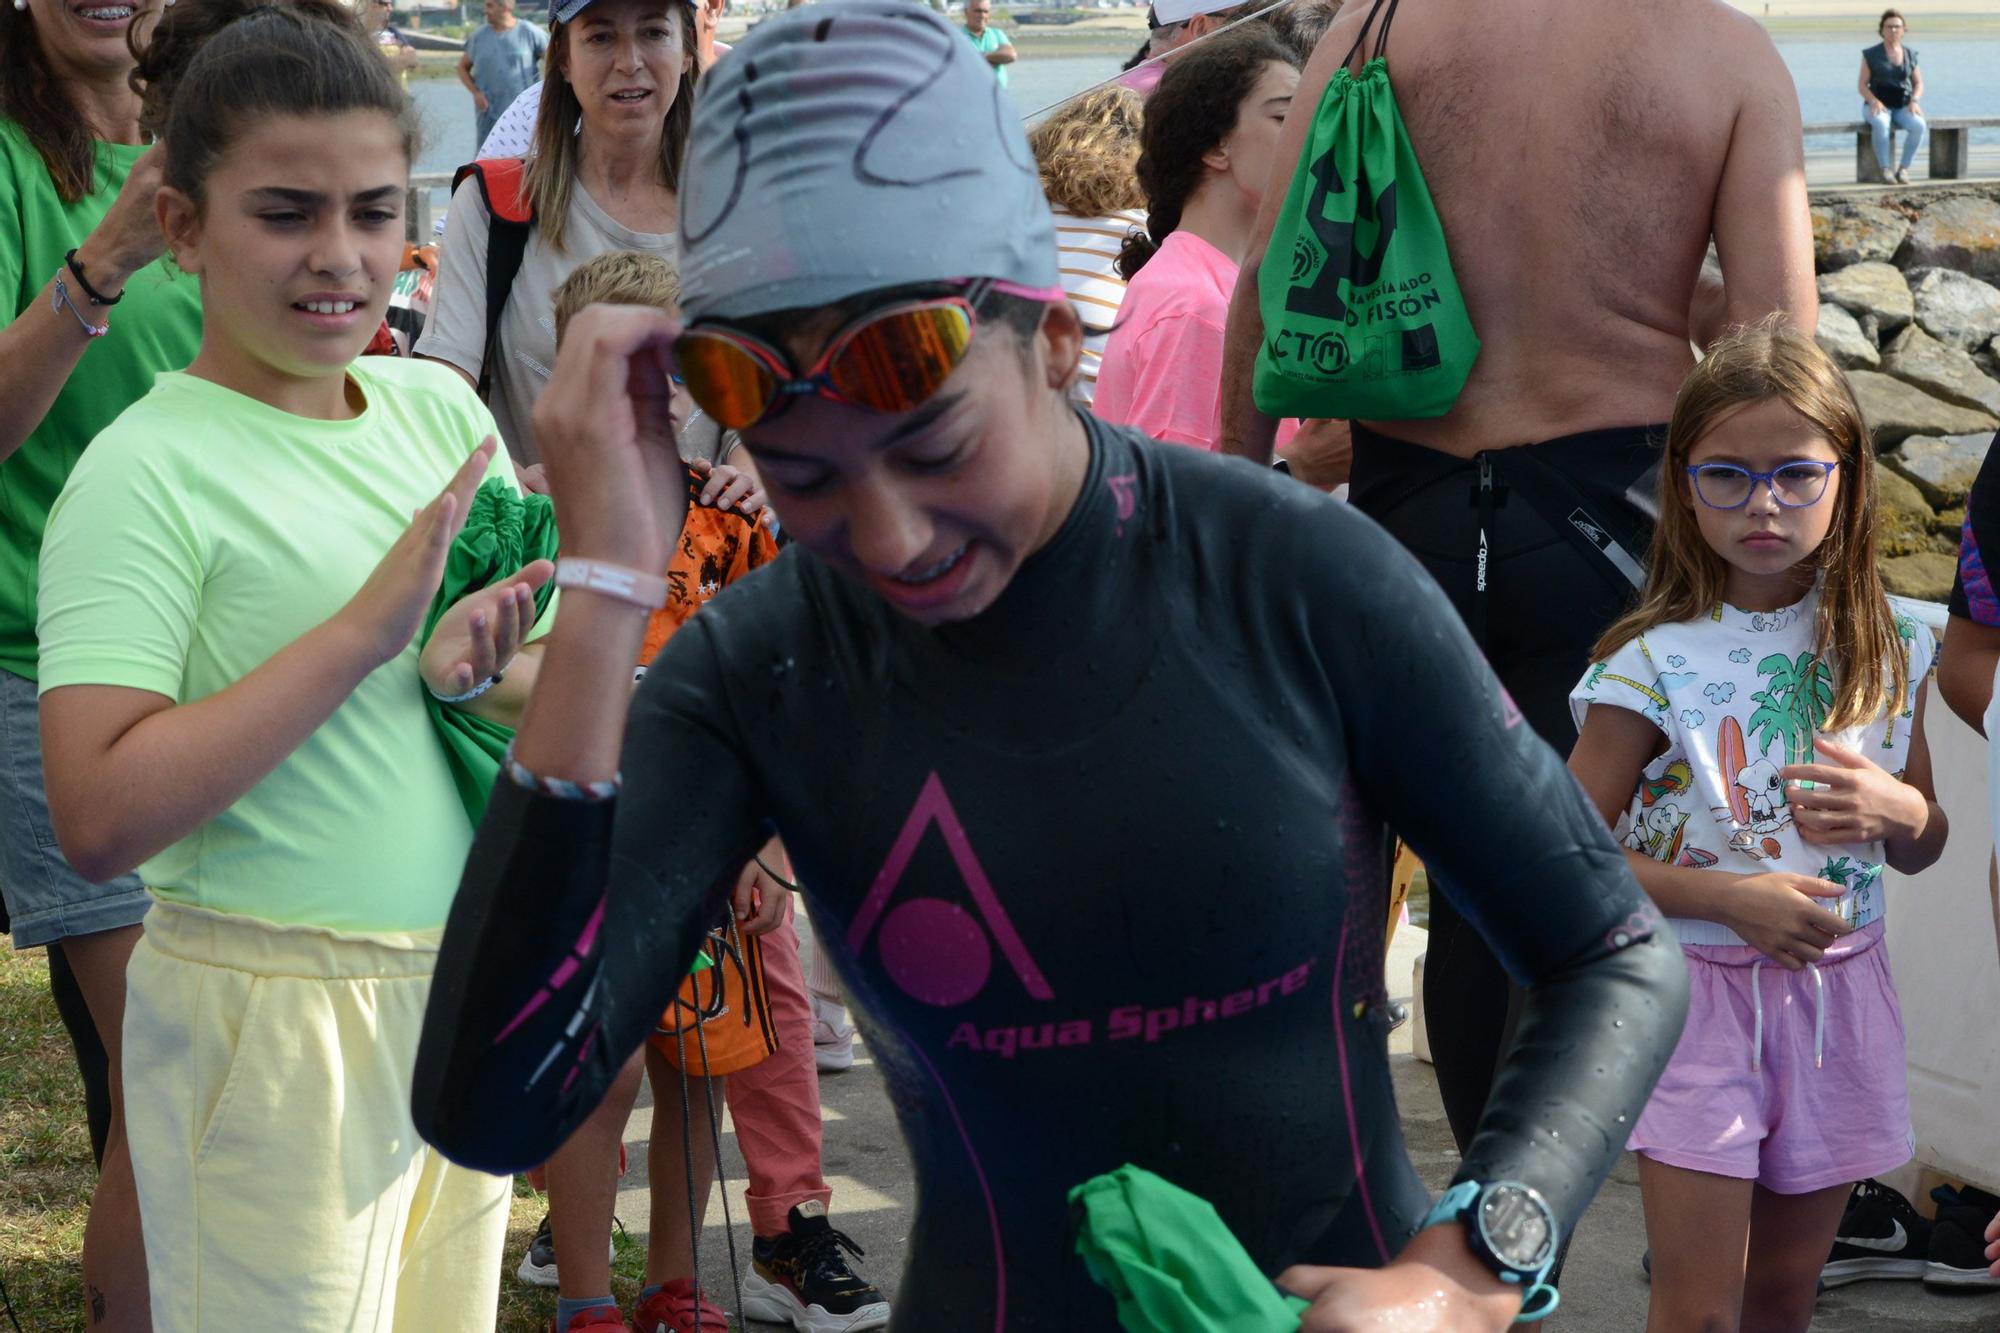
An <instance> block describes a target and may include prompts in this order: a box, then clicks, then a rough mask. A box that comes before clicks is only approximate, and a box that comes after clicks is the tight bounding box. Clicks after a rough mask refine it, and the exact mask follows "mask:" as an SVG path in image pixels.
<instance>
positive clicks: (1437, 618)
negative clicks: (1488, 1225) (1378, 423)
mask: <svg viewBox="0 0 2000 1333" xmlns="http://www.w3.org/2000/svg"><path fill="white" fill-rule="evenodd" d="M1293 540H1294V541H1295V543H1296V544H1297V545H1298V547H1299V548H1300V549H1299V550H1298V552H1297V554H1296V555H1295V556H1293V557H1291V558H1290V559H1288V560H1287V561H1286V562H1285V563H1287V564H1290V565H1291V566H1292V567H1294V568H1296V569H1298V570H1299V571H1300V573H1301V575H1302V576H1303V577H1305V578H1309V579H1311V580H1312V581H1313V583H1314V584H1315V586H1317V587H1319V588H1321V589H1323V590H1324V594H1325V595H1324V596H1321V597H1318V598H1315V599H1314V602H1313V605H1314V612H1313V621H1312V624H1311V625H1310V627H1309V629H1308V631H1307V632H1308V633H1309V634H1310V635H1311V638H1312V641H1313V644H1314V646H1315V648H1316V651H1317V653H1318V656H1319V661H1320V664H1321V667H1322V669H1323V670H1324V671H1325V672H1326V674H1327V678H1328V680H1329V681H1330V682H1331V683H1332V685H1333V688H1334V693H1335V695H1336V696H1337V697H1338V698H1340V699H1341V700H1342V701H1343V704H1344V706H1343V708H1342V710H1341V715H1342V718H1343V720H1344V726H1345V729H1346V742H1347V748H1348V752H1349V755H1350V760H1351V765H1352V781H1353V783H1354V786H1355V788H1356V795H1357V797H1358V799H1359V800H1360V801H1361V802H1363V803H1364V804H1365V805H1366V806H1367V807H1368V809H1369V811H1370V812H1371V814H1373V815H1374V816H1376V817H1378V818H1380V819H1382V820H1384V821H1385V822H1386V823H1387V824H1388V826H1389V827H1390V828H1392V829H1394V830H1395V831H1396V832H1397V833H1398V834H1400V835H1401V836H1402V837H1403V838H1404V839H1405V840H1406V841H1408V842H1409V843H1410V844H1411V846H1412V847H1413V848H1415V849H1416V851H1417V853H1418V854H1419V855H1420V856H1421V857H1422V858H1423V860H1424V864H1425V866H1426V868H1427V871H1428V873H1429V877H1430V880H1431V883H1432V884H1433V885H1435V886H1437V887H1438V888H1439V889H1441V890H1442V891H1443V892H1444V893H1445V894H1446V895H1447V896H1448V897H1449V898H1450V899H1451V900H1452V902H1453V903H1454V904H1455V905H1456V906H1457V907H1458V908H1459V909H1460V911H1462V912H1463V913H1464V914H1465V916H1466V917H1467V918H1468V919H1469V920H1471V921H1472V923H1473V924H1474V925H1475V926H1476V928H1477V929H1478V930H1479V932H1480V934H1481V935H1482V936H1484V937H1485V938H1486V939H1487V941H1488V942H1489V943H1490V944H1491V945H1492V947H1493V949H1494V951H1495V952H1496V954H1497V955H1498V956H1499V958H1500V960H1501V962H1502V963H1503V964H1504V965H1505V966H1506V968H1507V970H1508V971H1509V973H1510V974H1511V975H1512V976H1513V977H1514V978H1515V979H1516V980H1517V981H1519V982H1521V983H1522V984H1524V985H1525V986H1527V987H1528V997H1527V1001H1526V1006H1525V1009H1524V1012H1523V1016H1522V1022H1521V1027H1520V1039H1519V1042H1518V1043H1517V1045H1516V1046H1515V1047H1514V1049H1513V1050H1512V1051H1511V1052H1510V1053H1509V1055H1508V1056H1507V1058H1506V1060H1505V1062H1504V1063H1503V1065H1502V1067H1501V1071H1500V1074H1499V1077H1498V1078H1497V1080H1496V1082H1495V1084H1494V1088H1493V1092H1492V1095H1491V1097H1490V1098H1489V1100H1488V1102H1487V1108H1486V1112H1485V1115H1484V1117H1483V1118H1482V1120H1481V1122H1480V1128H1479V1132H1478V1134H1477V1136H1476V1137H1475V1139H1474V1141H1473V1143H1472V1145H1471V1147H1470V1149H1469V1151H1468V1153H1467V1155H1466V1159H1465V1162H1464V1165H1463V1167H1462V1169H1461V1171H1460V1174H1459V1178H1460V1179H1469V1180H1480V1181H1488V1182H1490V1181H1495V1180H1518V1181H1522V1182H1524V1183H1526V1184H1529V1185H1532V1186H1534V1187H1535V1188H1537V1189H1539V1190H1540V1191H1541V1192H1542V1194H1543V1195H1544V1197H1546V1198H1547V1199H1548V1201H1549V1203H1550V1206H1551V1207H1552V1208H1553V1209H1554V1211H1555V1213H1556V1216H1557V1218H1558V1219H1559V1221H1560V1222H1561V1223H1562V1225H1563V1226H1564V1228H1565V1229H1566V1230H1567V1229H1568V1228H1571V1227H1573V1226H1574V1225H1575V1223H1576V1220H1577V1218H1578V1217H1579V1216H1580V1215H1581V1213H1582V1211H1583V1209H1584V1207H1585V1206H1586V1205H1587V1204H1588V1203H1589V1201H1590V1198H1591V1196H1592V1195H1593V1194H1594V1193H1595V1192H1596V1190H1597V1187H1598V1185H1599V1184H1601V1183H1602V1181H1603V1178H1604V1176H1605V1175H1606V1173H1608V1172H1609V1170H1610V1169H1611V1166H1612V1165H1613V1163H1614V1162H1615V1161H1616V1160H1617V1157H1618V1153H1619V1152H1620V1150H1621V1149H1622V1148H1623V1146H1624V1142H1625V1138H1626V1131H1627V1128H1628V1127H1629V1124H1630V1121H1631V1120H1632V1118H1633V1117H1635V1116H1636V1115H1637V1114H1638V1112H1639V1110H1640V1108H1641V1107H1642V1106H1643V1105H1644V1103H1645V1100H1646V1098H1647V1096H1648V1094H1649V1093H1650V1092H1651V1090H1652V1086H1653V1083H1654V1081H1655V1080H1656V1079H1657V1078H1658V1077H1659V1074H1660V1071H1661V1069H1663V1068H1664V1067H1665V1065H1666V1061H1667V1058H1668V1056H1669V1055H1671V1054H1672V1051H1673V1047H1674V1044H1675V1042H1676V1041H1677V1040H1678V1038H1679V1035H1680V1029H1681V1022H1682V1020H1683V1018H1684V1016H1685V1009H1686V993H1687V970H1686V966H1685V964H1684V963H1683V961H1682V958H1681V954H1680V950H1679V949H1678V947H1676V945H1675V942H1674V939H1673V935H1672V932H1671V930H1670V929H1669V928H1668V927H1667V926H1666V925H1665V924H1664V922H1662V921H1661V919H1660V918H1659V916H1658V914H1657V913H1656V912H1655V911H1654V910H1653V908H1652V905H1651V902H1650V900H1649V899H1648V898H1647V897H1646V895H1645V893H1644V891H1643V890H1642V889H1640V887H1639V885H1638V883H1637V881H1636V880H1635V879H1634V878H1633V876H1632V874H1631V871H1630V870H1629V869H1628V868H1627V866H1626V863H1625V859H1624V857H1623V855H1622V854H1621V853H1620V852H1619V850H1618V848H1617V847H1616V845H1615V844H1614V843H1613V842H1612V840H1611V838H1610V836H1609V833H1608V831H1607V830H1606V828H1605V825H1604V821H1603V820H1602V818H1601V817H1600V816H1599V815H1598V814H1597V812H1596V811H1595V810H1594V809H1593V808H1592V807H1591V806H1590V804H1589V803H1588V801H1587V800H1586V799H1585V797H1584V795H1583V793H1582V791H1581V789H1580V788H1579V787H1578V786H1577V785H1576V783H1575V781H1574V780H1573V779H1572V778H1571V776H1570V774H1569V772H1568V770H1567V768H1565V766H1564V764H1563V761H1562V759H1561V758H1560V757H1559V756H1558V755H1557V754H1556V752H1555V751H1554V750H1553V749H1551V748H1550V747H1549V746H1548V745H1547V744H1546V743H1544V742H1543V741H1542V740H1540V739H1539V738H1538V737H1537V736H1536V735H1535V734H1534V730H1533V728H1531V727H1529V726H1527V725H1526V724H1525V722H1524V719H1523V718H1522V715H1521V712H1520V710H1519V709H1518V708H1517V707H1515V705H1514V702H1513V700H1512V699H1510V698H1509V697H1508V696H1507V694H1506V692H1505V691H1504V690H1503V689H1502V688H1501V687H1500V684H1499V682H1498V681H1497V680H1496V679H1495V678H1494V675H1493V673H1492V671H1491V670H1490V669H1489V668H1488V666H1487V665H1486V662H1485V660H1484V659H1483V658H1482V657H1481V656H1480V654H1479V652H1478V650H1477V648H1475V647H1474V645H1473V643H1472V640H1471V637H1470V635H1469V634H1468V633H1467V632H1466V630H1465V628H1464V626H1463V623H1462V622H1461V621H1460V619H1459V618H1458V616H1457V615H1456V614H1454V612H1453V611H1452V609H1451V607H1450V605H1449V604H1448V603H1447V602H1446V600H1445V598H1444V596H1443V594H1442V593H1441V592H1440V591H1439V589H1438V587H1437V585H1436V584H1435V583H1434V582H1432V580H1431V579H1430V578H1429V577H1428V576H1427V575H1425V574H1424V573H1423V571H1422V569H1421V568H1420V567H1419V566H1418V565H1417V563H1416V562H1415V560H1414V559H1412V558H1411V557H1410V556H1409V555H1408V554H1406V553H1405V552H1404V551H1403V550H1402V548H1401V547H1400V546H1399V545H1397V544H1396V543H1395V542H1394V540H1393V539H1391V538H1390V537H1388V536H1387V534H1385V533H1383V532H1382V531H1381V530H1380V529H1378V528H1376V527H1375V525H1374V524H1373V523H1372V522H1370V521H1369V520H1367V519H1365V518H1363V517H1362V516H1360V515H1359V514H1355V513H1352V512H1343V513H1340V514H1337V515H1330V516H1328V517H1327V519H1326V520H1325V521H1322V522H1318V523H1311V524H1303V525H1294V526H1293ZM1432 1021H1433V1022H1436V1023H1445V1022H1449V1021H1450V1018H1449V1015H1433V1016H1432Z"/></svg>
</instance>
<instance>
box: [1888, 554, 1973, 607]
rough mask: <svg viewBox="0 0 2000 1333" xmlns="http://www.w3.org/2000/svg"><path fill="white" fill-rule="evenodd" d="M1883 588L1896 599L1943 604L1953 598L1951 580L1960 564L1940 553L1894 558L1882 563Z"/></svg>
mask: <svg viewBox="0 0 2000 1333" xmlns="http://www.w3.org/2000/svg"><path fill="white" fill-rule="evenodd" d="M1881 570H1882V586H1883V587H1884V588H1886V589H1887V590H1888V591H1889V593H1890V594H1891V595H1892V596H1896V597H1914V598H1916V599H1917V600H1918V601H1923V602H1942V601H1945V600H1947V599H1949V598H1950V596H1951V581H1952V579H1953V578H1954V577H1956V576H1957V574H1958V561H1957V560H1956V559H1954V558H1953V557H1951V556H1949V555H1945V554H1943V553H1942V552H1938V551H1919V552H1917V553H1916V554H1914V555H1896V556H1890V557H1889V558H1888V559H1887V560H1884V561H1883V562H1882V564H1881Z"/></svg>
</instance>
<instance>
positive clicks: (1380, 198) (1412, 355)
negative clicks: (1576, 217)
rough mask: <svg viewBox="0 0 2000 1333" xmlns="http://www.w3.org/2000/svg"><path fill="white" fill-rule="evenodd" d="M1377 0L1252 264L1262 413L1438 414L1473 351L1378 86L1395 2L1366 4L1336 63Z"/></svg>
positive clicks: (1425, 203) (1416, 175) (1426, 204)
mask: <svg viewBox="0 0 2000 1333" xmlns="http://www.w3.org/2000/svg"><path fill="white" fill-rule="evenodd" d="M1385 3H1386V5H1387V10H1388V12H1387V13H1386V14H1385V15H1383V18H1382V28H1381V31H1380V33H1379V35H1378V36H1377V38H1376V42H1375V54H1374V56H1373V58H1372V59H1370V60H1369V61H1368V63H1367V64H1366V65H1365V66H1364V67H1363V68H1362V71H1361V73H1360V74H1359V75H1353V74H1350V73H1349V72H1348V69H1347V63H1345V62H1344V63H1343V64H1342V65H1341V67H1340V68H1339V69H1338V70H1336V71H1335V72H1334V75H1333V78H1332V79H1331V80H1329V81H1328V83H1327V86H1326V93H1325V95H1324V96H1323V97H1321V99H1320V104H1319V109H1318V110H1317V111H1316V112H1315V113H1314V116H1313V126H1312V132H1311V133H1310V134H1309V135H1308V136H1307V137H1306V143H1305V148H1304V150H1303V152H1302V153H1301V154H1300V156H1299V166H1298V170H1297V171H1295V172H1294V173H1293V174H1292V183H1291V187H1290V189H1288V190H1287V191H1286V193H1285V203H1284V207H1283V208H1282V209H1281V210H1280V211H1279V213H1278V220H1277V224H1276V225H1275V226H1274V227H1273V229H1272V232H1271V243H1270V245H1269V247H1268V249H1267V251H1266V254H1267V259H1266V261H1265V263H1264V265H1263V267H1262V269H1261V270H1260V271H1259V273H1258V278H1257V290H1258V296H1259V304H1260V305H1261V307H1262V311H1263V317H1264V343H1263V346H1262V347H1260V348H1259V349H1258V353H1257V368H1256V373H1255V377H1254V379H1253V381H1252V389H1253V391H1254V393H1255V395H1256V399H1257V406H1258V408H1259V409H1260V410H1262V411H1264V412H1267V413H1269V414H1271V415H1272V416H1296V417H1332V418H1353V417H1363V418H1367V419H1370V420H1395V419H1398V418H1407V417H1436V416H1443V415H1444V414H1445V413H1446V412H1448V411H1450V410H1451V405H1452V404H1453V403H1454V402H1456V401H1457V400H1458V392H1459V390H1460V389H1462V388H1463V387H1464V386H1465V379H1466V376H1467V375H1469V374H1470V373H1471V372H1472V363H1473V361H1474V359H1476V358H1477V357H1478V355H1479V336H1478V335H1477V334H1476V333H1474V332H1473V329H1472V318H1471V316H1470V315H1469V314H1467V313H1466V309H1465V299H1464V298H1463V297H1462V296H1461V295H1460V294H1459V290H1458V279H1457V278H1456V277H1455V276H1454V275H1453V273H1452V268H1451V255H1450V253H1449V251H1448V250H1447V248H1446V246H1445V238H1444V228H1443V225H1442V224H1441V223H1440V222H1439V221H1438V215H1437V208H1436V206H1435V205H1434V204H1433V203H1432V202H1431V195H1430V190H1429V188H1428V187H1426V186H1425V184H1424V175H1423V170H1422V169H1421V168H1420V167H1419V166H1418V165H1417V157H1416V153H1415V152H1414V151H1413V150H1412V149H1411V147H1410V137H1409V135H1408V133H1406V132H1405V130H1404V128H1403V118H1402V115H1401V113H1400V112H1399V111H1398V110H1397V108H1396V96H1395V92H1394V91H1393V90H1392V89H1391V88H1390V86H1389V69H1388V63H1387V60H1386V58H1385V55H1384V52H1385V51H1386V49H1387V47H1388V41H1389V25H1390V23H1391V21H1393V20H1394V18H1395V12H1396V3H1397V0H1376V4H1375V7H1374V9H1372V10H1370V11H1369V14H1368V18H1367V20H1366V22H1364V23H1363V24H1362V25H1361V35H1360V36H1359V37H1358V38H1357V39H1356V40H1355V43H1354V46H1353V48H1352V49H1351V50H1350V51H1349V52H1348V53H1347V60H1348V62H1351V61H1352V60H1353V59H1354V57H1355V55H1356V54H1358V53H1359V52H1360V50H1361V48H1362V46H1363V45H1364V44H1365V43H1366V42H1367V40H1368V29H1369V28H1370V26H1372V25H1373V24H1374V22H1375V18H1376V15H1377V14H1378V13H1380V12H1381V11H1382V10H1383V7H1384V5H1385ZM1286 255H1289V256H1290V261H1291V262H1290V264H1289V265H1286V264H1285V263H1284V262H1283V261H1282V259H1279V260H1278V261H1277V262H1273V259H1272V257H1279V256H1286Z"/></svg>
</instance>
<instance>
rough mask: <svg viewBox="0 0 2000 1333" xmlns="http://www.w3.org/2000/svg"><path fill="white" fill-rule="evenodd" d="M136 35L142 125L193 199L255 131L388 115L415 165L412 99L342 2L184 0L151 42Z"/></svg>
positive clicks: (134, 78)
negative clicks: (283, 120) (299, 120)
mask: <svg viewBox="0 0 2000 1333" xmlns="http://www.w3.org/2000/svg"><path fill="white" fill-rule="evenodd" d="M137 31H138V30H137V28H136V27H134V28H133V29H131V30H130V31H129V32H128V36H127V40H128V41H130V42H131V43H132V48H133V52H132V53H133V56H134V58H135V59H136V60H137V61H138V64H137V65H136V66H135V67H134V68H133V70H132V74H131V84H132V89H133V91H134V92H136V93H138V94H139V101H140V109H139V124H140V127H141V128H142V129H144V130H145V131H146V132H147V133H148V134H149V135H151V136H152V137H153V138H155V139H156V140H159V141H160V142H162V143H164V144H165V145H166V164H165V178H166V183H167V184H168V185H171V186H173V187H174V188H175V189H177V190H180V191H181V192H182V193H184V194H186V195H188V196H189V197H190V198H193V199H196V200H199V199H200V198H201V197H202V184H203V182H204V181H205V180H206V179H207V178H208V173H209V172H210V170H212V169H213V168H214V166H215V163H216V162H217V161H218V160H219V159H220V158H221V157H222V155H223V154H224V153H226V152H227V151H228V150H229V146H230V144H231V143H232V142H233V141H234V139H235V136H236V135H237V134H238V133H240V132H241V131H242V129H243V128H244V127H245V126H246V125H252V124H256V123H258V122H260V121H263V120H267V119H269V118H271V117H274V116H336V115H343V114H345V113H347V112H351V111H380V112H382V113H383V114H385V115H388V116H390V117H391V118H393V119H394V120H395V121H396V123H397V125H398V127H399V128H400V129H401V131H402V137H403V148H404V152H405V154H406V155H407V156H408V157H409V158H410V160H412V161H414V160H415V157H416V150H417V137H418V134H417V121H416V116H415V113H414V112H413V111H412V109H411V107H410V100H409V97H408V96H407V95H406V94H405V93H404V92H403V89H402V85H401V84H400V83H399V82H398V81H397V79H396V76H395V75H394V74H393V73H392V72H391V71H390V69H389V65H388V62H386V61H385V60H383V59H382V57H381V55H380V54H379V53H378V52H377V51H376V50H375V47H374V43H373V42H371V41H370V40H369V38H368V35H367V33H366V32H365V31H364V30H363V29H362V26H361V20H360V19H359V18H358V17H357V16H356V15H355V13H354V11H352V10H351V9H349V8H348V7H347V6H346V5H344V4H341V3H340V2H339V0H285V3H283V4H273V3H271V2H270V0H180V3H178V4H175V5H172V6H171V7H169V8H168V9H167V10H166V12H165V14H164V15H163V16H162V17H161V19H160V21H159V22H158V23H157V24H155V25H154V27H153V30H152V33H151V34H150V36H149V37H148V38H147V40H146V41H145V43H144V45H143V46H141V45H140V44H139V42H138V40H137Z"/></svg>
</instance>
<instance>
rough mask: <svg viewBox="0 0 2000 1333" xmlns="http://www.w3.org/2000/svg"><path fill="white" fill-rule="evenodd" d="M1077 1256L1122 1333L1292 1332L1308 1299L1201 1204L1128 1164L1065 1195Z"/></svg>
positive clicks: (1207, 1207)
mask: <svg viewBox="0 0 2000 1333" xmlns="http://www.w3.org/2000/svg"><path fill="white" fill-rule="evenodd" d="M1069 1203H1070V1212H1071V1216H1072V1218H1073V1220H1074V1223H1075V1226H1076V1252H1077V1253H1078V1254H1080V1255H1082V1256H1083V1262H1084V1266H1085V1267H1086V1268H1088V1269H1089V1270H1090V1276H1091V1277H1092V1278H1094V1279H1096V1281H1097V1284H1098V1285H1099V1286H1101V1287H1103V1288H1104V1289H1105V1290H1106V1291H1108V1292H1110V1293H1111V1296H1112V1299H1114V1300H1115V1301H1116V1302H1117V1303H1118V1322H1119V1323H1120V1324H1121V1325H1122V1326H1123V1327H1124V1328H1125V1330H1126V1333H1292V1330H1295V1329H1297V1328H1298V1326H1299V1313H1300V1312H1301V1311H1303V1310H1304V1309H1305V1308H1306V1302H1305V1301H1303V1300H1301V1299H1299V1298H1298V1297H1296V1296H1287V1295H1285V1294H1283V1293H1282V1292H1280V1291H1279V1290H1278V1288H1277V1287H1276V1286H1274V1285H1273V1284H1272V1282H1271V1280H1270V1279H1269V1278H1267V1277H1265V1276H1264V1275H1263V1273H1261V1272H1259V1271H1258V1269H1257V1265H1256V1263H1255V1262H1253V1261H1252V1260H1251V1258H1250V1256H1249V1254H1248V1253H1246V1252H1245V1251H1244V1249H1243V1246H1242V1243H1241V1242H1239V1241H1238V1240H1237V1239H1236V1237H1235V1236H1234V1235H1232V1234H1231V1233H1230V1230H1229V1228H1228V1227H1226V1226H1224V1225H1223V1222H1222V1219H1221V1218H1220V1217H1218V1216H1216V1213H1215V1208H1214V1206H1213V1205H1211V1204H1210V1203H1209V1202H1208V1201H1207V1200H1206V1199H1202V1198H1198V1197H1196V1196H1195V1195H1193V1194H1190V1193H1188V1192H1187V1191H1186V1190H1184V1189H1182V1188H1180V1187H1179V1186H1178V1185H1172V1184H1169V1183H1168V1182H1166V1181H1164V1180H1162V1179H1160V1177H1158V1176H1156V1175H1154V1174H1153V1173H1152V1172H1150V1171H1146V1170H1142V1169H1141V1168H1139V1167H1136V1166H1131V1165H1126V1166H1121V1167H1119V1168H1118V1169H1117V1170H1116V1171H1113V1172H1111V1173H1110V1174H1108V1175H1102V1176H1096V1177H1093V1178H1092V1179H1090V1180H1086V1181H1085V1182H1083V1184H1081V1185H1078V1186H1077V1187H1076V1188H1075V1189H1073V1190H1071V1191H1070V1192H1069Z"/></svg>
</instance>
